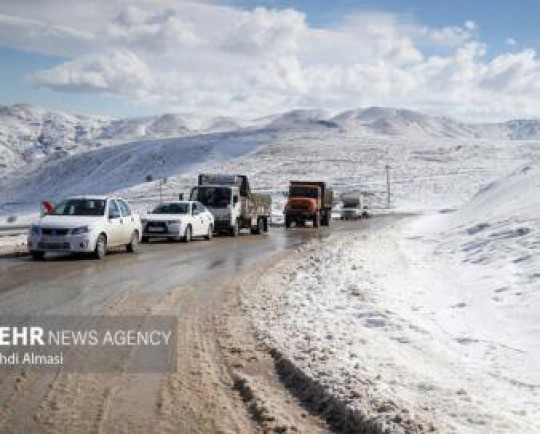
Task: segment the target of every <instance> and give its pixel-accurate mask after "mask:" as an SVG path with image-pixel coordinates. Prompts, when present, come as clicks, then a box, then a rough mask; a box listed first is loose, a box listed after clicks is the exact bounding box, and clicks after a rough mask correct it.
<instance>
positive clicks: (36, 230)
mask: <svg viewBox="0 0 540 434" xmlns="http://www.w3.org/2000/svg"><path fill="white" fill-rule="evenodd" d="M30 233H31V234H32V235H39V234H40V233H41V228H40V227H39V226H38V225H32V226H31V227H30Z"/></svg>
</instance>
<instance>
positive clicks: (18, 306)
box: [0, 222, 365, 317]
mask: <svg viewBox="0 0 540 434" xmlns="http://www.w3.org/2000/svg"><path fill="white" fill-rule="evenodd" d="M364 224H365V223H364V222H334V224H333V225H332V227H331V228H321V229H319V230H316V229H313V228H297V229H292V230H285V229H283V228H271V229H270V231H269V233H268V234H264V235H250V234H241V235H240V236H239V237H237V238H231V237H227V236H220V237H215V238H214V239H213V240H211V241H205V240H194V241H192V242H191V243H189V244H185V243H176V242H168V241H153V242H151V243H150V244H145V245H142V246H141V249H140V251H139V252H138V253H136V254H130V253H125V252H123V251H121V250H118V251H115V252H111V253H110V254H109V255H108V256H107V257H106V258H105V259H104V260H102V261H98V260H95V259H92V258H86V257H75V256H65V255H63V256H60V255H57V256H48V257H47V259H46V260H45V261H43V262H36V261H33V260H32V259H31V258H29V257H12V258H2V259H0V315H16V316H24V317H31V316H33V315H53V314H56V315H76V314H80V315H81V314H82V315H91V314H93V315H96V314H100V313H102V309H103V307H104V306H105V305H106V304H107V303H108V302H110V300H111V299H112V298H114V297H116V296H118V295H119V294H121V293H122V292H125V291H137V292H139V293H142V294H148V295H151V296H160V295H162V294H164V293H166V292H167V291H170V290H172V289H176V288H179V287H182V286H183V285H186V284H188V283H189V282H196V283H198V285H197V286H198V287H199V288H204V287H205V286H207V285H204V284H203V285H201V283H205V282H206V283H208V285H210V284H211V283H212V282H216V283H217V282H222V281H223V280H226V279H228V278H230V277H233V276H234V275H235V274H238V272H239V271H242V270H248V269H249V268H250V267H255V266H256V264H257V262H258V261H260V260H264V259H265V258H268V257H270V256H271V255H273V254H276V253H279V252H283V251H286V250H288V249H294V248H296V247H298V246H300V245H301V244H303V243H305V242H306V241H309V240H310V239H313V238H324V237H326V236H328V235H329V234H330V233H332V232H335V231H341V230H350V229H360V228H361V227H362V226H363V225H364Z"/></svg>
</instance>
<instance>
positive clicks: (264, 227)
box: [263, 217, 268, 232]
mask: <svg viewBox="0 0 540 434" xmlns="http://www.w3.org/2000/svg"><path fill="white" fill-rule="evenodd" d="M263 231H264V232H268V217H265V218H264V219H263Z"/></svg>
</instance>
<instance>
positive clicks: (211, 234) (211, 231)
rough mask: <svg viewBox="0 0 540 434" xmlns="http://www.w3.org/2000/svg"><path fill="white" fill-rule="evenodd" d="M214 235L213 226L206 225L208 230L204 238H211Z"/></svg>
mask: <svg viewBox="0 0 540 434" xmlns="http://www.w3.org/2000/svg"><path fill="white" fill-rule="evenodd" d="M213 236H214V227H213V226H212V225H208V231H207V232H206V237H205V238H206V239H207V240H211V239H212V237H213Z"/></svg>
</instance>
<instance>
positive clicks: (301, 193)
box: [289, 187, 319, 199]
mask: <svg viewBox="0 0 540 434" xmlns="http://www.w3.org/2000/svg"><path fill="white" fill-rule="evenodd" d="M289 196H290V197H309V198H312V199H317V198H318V197H319V189H318V188H315V187H291V189H290V191H289Z"/></svg>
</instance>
